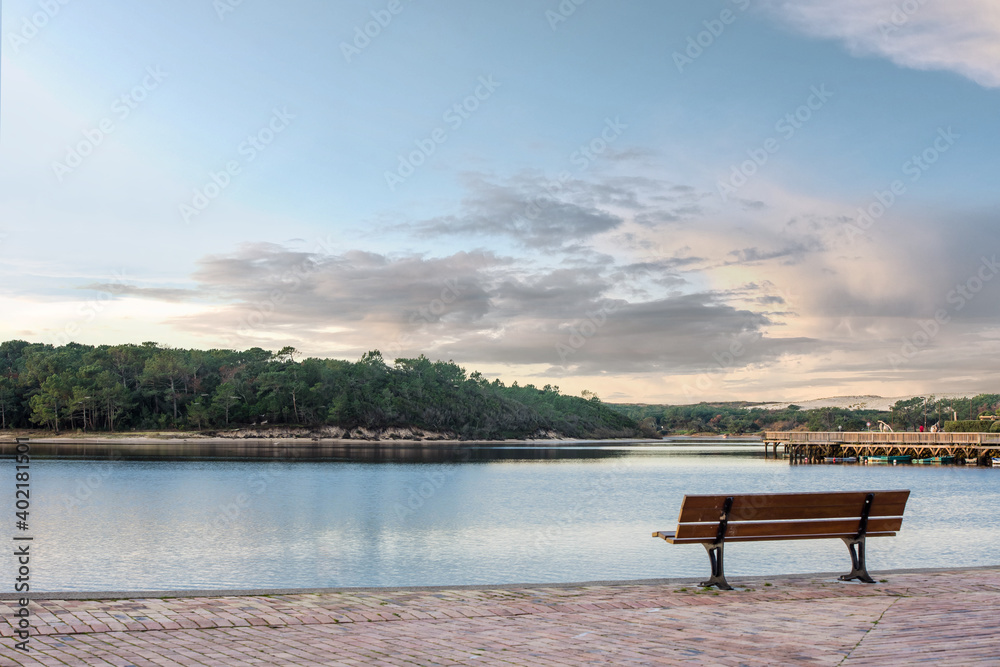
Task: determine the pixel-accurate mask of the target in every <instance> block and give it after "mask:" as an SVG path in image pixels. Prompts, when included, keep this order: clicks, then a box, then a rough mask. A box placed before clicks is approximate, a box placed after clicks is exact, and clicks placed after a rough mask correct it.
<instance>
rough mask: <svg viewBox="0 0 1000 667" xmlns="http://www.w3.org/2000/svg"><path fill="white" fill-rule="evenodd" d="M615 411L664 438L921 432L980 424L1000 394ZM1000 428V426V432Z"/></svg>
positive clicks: (997, 407)
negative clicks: (955, 423)
mask: <svg viewBox="0 0 1000 667" xmlns="http://www.w3.org/2000/svg"><path fill="white" fill-rule="evenodd" d="M614 407H615V409H617V410H619V411H621V412H622V414H625V415H627V416H629V417H631V418H632V419H634V420H635V421H637V422H639V423H640V426H641V427H643V428H645V429H647V430H653V431H656V432H658V433H662V434H685V433H720V434H722V433H735V434H744V433H747V434H752V433H756V432H758V431H765V430H766V431H790V430H797V429H806V430H809V431H837V430H843V431H864V430H867V429H868V428H869V426H868V425H869V424H871V425H872V428H874V429H875V430H877V429H878V426H877V424H878V422H879V421H884V422H885V423H887V424H889V425H890V426H892V428H893V429H895V430H897V431H915V430H917V429H919V428H920V427H921V426H923V427H924V428H929V427H930V426H932V425H934V424H938V425H939V426H940V427H941V428H942V429H943V428H944V423H945V422H946V421H951V420H953V419H956V418H957V419H958V420H977V419H978V418H979V415H981V414H997V412H998V411H1000V394H978V395H976V396H973V397H971V398H970V397H965V398H940V399H938V398H935V397H934V396H927V397H923V396H914V397H912V398H908V399H902V400H899V401H896V402H895V403H894V404H893V405H892V406H891V407H890V408H889V410H874V409H871V408H868V407H866V406H865V405H864V404H863V403H859V404H858V405H855V406H852V407H848V408H835V407H827V408H813V409H810V410H803V409H802V408H801V407H799V406H797V405H789V406H788V407H786V408H783V409H780V410H771V409H765V408H762V407H760V405H759V404H756V405H755V404H753V403H748V402H726V403H697V404H694V405H640V404H620V405H615V406H614ZM998 430H1000V428H998Z"/></svg>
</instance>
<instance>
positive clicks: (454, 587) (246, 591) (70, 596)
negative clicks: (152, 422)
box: [0, 564, 1000, 601]
mask: <svg viewBox="0 0 1000 667" xmlns="http://www.w3.org/2000/svg"><path fill="white" fill-rule="evenodd" d="M959 570H960V571H962V572H977V571H983V572H988V571H993V570H997V571H1000V564H997V565H973V566H966V567H960V568H955V567H916V568H897V569H890V570H871V572H870V573H871V575H872V576H873V577H875V578H879V577H882V578H884V577H889V576H895V575H903V574H906V575H910V574H941V573H948V572H955V571H959ZM841 574H843V572H793V573H790V574H752V575H730V576H729V577H728V578H729V579H732V580H733V581H731V582H730V583H731V584H732V585H733V586H734V587H735V588H736V589H745V588H747V586H746V585H745V584H763V583H765V582H768V581H779V580H780V581H786V582H797V581H813V580H817V579H819V580H830V581H838V583H842V584H844V585H846V586H860V585H862V584H860V583H859V582H839V580H838V579H837V577H839V576H840V575H841ZM704 578H705V577H704V576H703V575H691V576H687V577H659V578H650V579H599V580H594V581H566V582H559V581H556V582H544V581H543V582H522V583H511V584H492V583H483V584H436V585H428V586H334V587H325V588H243V589H225V588H220V589H193V588H181V589H171V590H154V591H35V592H33V593H30V594H28V595H27V597H28V598H29V599H31V600H147V599H148V600H156V599H174V598H222V597H249V596H273V595H332V594H341V593H394V592H398V593H402V592H414V591H429V592H438V591H483V590H498V591H501V590H523V589H533V588H539V589H574V588H591V587H595V586H601V587H615V586H622V587H624V586H683V585H695V586H697V584H698V582H699V581H701V580H702V579H704ZM864 586H870V584H864ZM20 597H24V594H22V593H8V592H0V601H2V600H17V599H18V598H20Z"/></svg>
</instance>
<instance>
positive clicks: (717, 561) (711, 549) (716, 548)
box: [699, 542, 733, 591]
mask: <svg viewBox="0 0 1000 667" xmlns="http://www.w3.org/2000/svg"><path fill="white" fill-rule="evenodd" d="M704 547H705V551H707V552H708V562H709V564H710V565H711V566H712V578H711V579H709V580H708V581H703V582H701V584H699V585H701V586H717V587H718V588H719V590H720V591H731V590H733V587H732V586H730V585H729V582H727V581H726V575H725V573H724V572H723V570H722V549H723V543H722V542H715V543H713V544H707V543H706V544H704Z"/></svg>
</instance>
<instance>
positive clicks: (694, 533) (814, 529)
mask: <svg viewBox="0 0 1000 667" xmlns="http://www.w3.org/2000/svg"><path fill="white" fill-rule="evenodd" d="M860 523H861V520H860V518H851V519H833V520H828V519H821V520H802V521H737V522H733V521H730V522H729V525H728V526H727V527H726V540H730V539H732V538H736V537H765V536H770V535H782V536H783V535H827V534H830V533H834V534H837V535H840V534H849V533H856V532H858V528H859V526H860ZM902 523H903V517H900V516H897V517H877V518H874V519H869V520H868V532H886V531H896V530H899V528H900V526H901V525H902ZM718 528H719V524H718V522H715V523H681V524H678V525H677V537H678V538H681V539H684V538H690V537H695V538H706V537H711V538H714V537H715V535H716V532H717V531H718Z"/></svg>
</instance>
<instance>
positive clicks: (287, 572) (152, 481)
mask: <svg viewBox="0 0 1000 667" xmlns="http://www.w3.org/2000/svg"><path fill="white" fill-rule="evenodd" d="M436 452H437V453H436V454H434V455H430V456H429V458H430V459H431V460H432V462H412V461H413V459H414V458H420V457H419V456H417V457H415V456H413V455H412V452H411V454H410V455H386V454H385V452H384V451H380V450H374V449H371V448H367V447H359V448H357V449H356V452H355V455H354V456H352V457H351V458H352V459H354V460H344V461H332V462H329V461H328V462H291V463H289V462H280V461H253V462H251V461H125V460H116V461H108V460H55V459H37V458H36V459H34V460H33V461H32V464H31V475H32V478H31V484H32V508H31V511H32V514H31V531H30V532H31V534H32V535H34V538H35V539H34V542H33V546H32V554H33V558H32V590H38V591H100V590H116V591H122V590H173V589H226V588H228V589H247V588H285V587H289V588H291V587H339V586H422V585H449V584H498V583H522V582H523V583H542V582H571V581H588V580H609V579H610V580H621V579H644V578H657V577H687V576H695V577H698V576H706V577H707V575H708V559H707V557H706V556H705V550H704V549H703V548H702V547H701V546H699V545H669V544H667V543H665V542H663V541H662V540H659V539H653V538H652V537H651V533H652V531H654V530H664V529H670V530H672V529H673V527H674V525H675V524H676V519H677V513H678V510H679V508H680V502H681V498H682V497H683V496H684V494H685V493H725V492H729V493H737V492H783V491H826V490H830V491H833V490H863V489H864V490H867V489H872V490H877V489H911V490H912V493H911V496H910V501H909V503H908V505H907V510H906V515H905V519H904V521H903V528H902V531H901V532H900V534H899V535H898V536H897V537H894V538H873V539H871V540H870V541H869V542H868V563H869V567H870V568H871V569H872V570H873V571H878V570H884V569H890V568H908V567H963V566H976V565H995V564H997V562H998V560H1000V558H998V552H997V545H998V544H1000V519H998V514H997V512H996V511H995V510H996V508H997V507H1000V484H998V482H1000V470H995V469H983V468H974V467H952V466H943V467H942V466H936V467H932V466H904V465H900V466H860V465H812V466H811V465H795V466H792V465H789V464H788V463H787V462H786V461H781V460H779V461H774V460H765V459H764V458H763V454H762V446H759V445H758V446H754V447H752V448H746V447H734V446H716V445H697V446H670V445H667V446H643V445H636V444H604V445H592V446H578V447H565V446H564V447H559V448H552V447H546V446H510V447H476V448H462V447H446V448H438V449H437V450H436ZM10 464H11V465H10V467H11V468H13V462H10ZM7 479H8V484H9V486H8V490H7V491H5V492H4V493H3V497H4V503H5V509H6V510H7V512H8V513H7V516H8V517H11V521H10V526H11V528H10V532H11V533H13V532H14V529H13V512H14V507H13V484H14V482H13V471H12V472H11V473H10V474H9V475H8V476H7ZM726 555H727V557H726V572H727V574H728V575H730V578H731V580H732V579H736V580H738V578H739V575H741V574H742V575H750V574H754V575H759V574H782V573H795V572H819V571H836V570H843V571H844V572H846V571H847V570H849V569H850V568H849V565H850V561H849V558H848V554H847V549H846V547H844V545H843V543H841V542H840V541H839V540H818V541H812V540H808V541H792V542H778V543H773V542H772V543H766V542H764V543H751V544H733V545H731V546H729V547H728V548H727V550H726ZM13 560H14V559H13V558H12V557H10V556H8V557H7V558H2V559H0V568H2V572H3V581H4V582H5V583H4V586H5V588H4V590H7V591H11V590H13V579H14V562H13Z"/></svg>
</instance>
